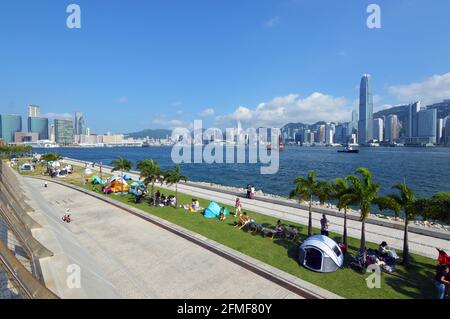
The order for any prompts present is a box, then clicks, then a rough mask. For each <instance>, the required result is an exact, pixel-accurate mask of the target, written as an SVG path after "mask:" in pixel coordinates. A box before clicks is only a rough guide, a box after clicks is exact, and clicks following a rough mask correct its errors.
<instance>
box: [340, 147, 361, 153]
mask: <svg viewBox="0 0 450 319" xmlns="http://www.w3.org/2000/svg"><path fill="white" fill-rule="evenodd" d="M338 153H353V154H356V153H359V150H358V149H355V148H353V147H350V146H346V147H345V148H344V149H343V150H338Z"/></svg>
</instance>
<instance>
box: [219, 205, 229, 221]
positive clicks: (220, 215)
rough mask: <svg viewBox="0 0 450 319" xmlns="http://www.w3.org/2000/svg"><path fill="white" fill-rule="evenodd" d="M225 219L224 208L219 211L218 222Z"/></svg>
mask: <svg viewBox="0 0 450 319" xmlns="http://www.w3.org/2000/svg"><path fill="white" fill-rule="evenodd" d="M226 218H227V216H226V215H225V207H222V208H221V209H220V214H219V220H220V221H224V220H225V219H226Z"/></svg>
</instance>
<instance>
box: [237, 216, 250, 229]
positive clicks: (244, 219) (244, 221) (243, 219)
mask: <svg viewBox="0 0 450 319" xmlns="http://www.w3.org/2000/svg"><path fill="white" fill-rule="evenodd" d="M239 220H240V222H241V225H242V226H241V227H239V229H242V228H244V227H245V226H247V225H248V224H249V223H250V217H249V216H248V215H247V213H246V212H244V214H242V215H241V216H240V217H239Z"/></svg>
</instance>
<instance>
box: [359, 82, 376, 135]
mask: <svg viewBox="0 0 450 319" xmlns="http://www.w3.org/2000/svg"><path fill="white" fill-rule="evenodd" d="M359 90H360V92H359V122H358V143H359V144H367V143H369V142H370V141H371V140H373V93H372V78H371V76H370V75H369V74H364V75H363V77H362V79H361V86H360V89H359Z"/></svg>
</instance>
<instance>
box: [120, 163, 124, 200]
mask: <svg viewBox="0 0 450 319" xmlns="http://www.w3.org/2000/svg"><path fill="white" fill-rule="evenodd" d="M120 177H121V178H122V183H121V188H122V195H123V170H122V169H121V170H120Z"/></svg>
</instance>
